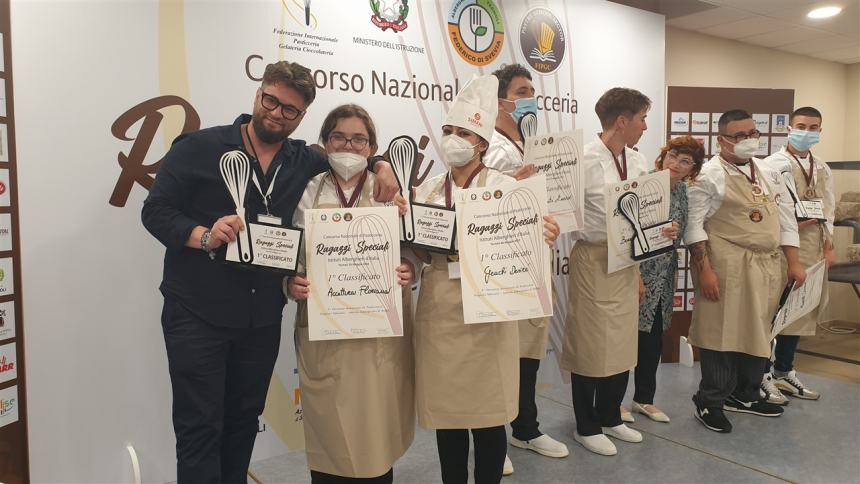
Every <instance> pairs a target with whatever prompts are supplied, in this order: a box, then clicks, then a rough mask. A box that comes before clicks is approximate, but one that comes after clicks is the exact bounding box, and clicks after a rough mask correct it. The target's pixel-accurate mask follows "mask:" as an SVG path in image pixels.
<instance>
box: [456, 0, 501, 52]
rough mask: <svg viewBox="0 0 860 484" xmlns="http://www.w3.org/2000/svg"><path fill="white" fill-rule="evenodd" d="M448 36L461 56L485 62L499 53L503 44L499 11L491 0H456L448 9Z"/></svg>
mask: <svg viewBox="0 0 860 484" xmlns="http://www.w3.org/2000/svg"><path fill="white" fill-rule="evenodd" d="M448 38H449V39H450V40H451V45H453V46H454V50H456V51H457V53H458V54H460V57H461V58H462V59H463V60H464V61H466V62H468V63H469V64H472V65H473V66H485V65H487V64H489V63H491V62H493V61H494V60H496V58H497V57H499V54H501V52H502V47H503V46H504V42H503V41H504V39H505V27H504V22H503V20H502V13H501V12H500V11H499V7H497V6H496V4H495V2H493V0H457V1H455V2H454V3H453V5H451V10H449V11H448Z"/></svg>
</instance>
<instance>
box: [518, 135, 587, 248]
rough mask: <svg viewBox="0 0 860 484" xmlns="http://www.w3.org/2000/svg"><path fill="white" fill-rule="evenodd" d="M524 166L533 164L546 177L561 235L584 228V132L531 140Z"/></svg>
mask: <svg viewBox="0 0 860 484" xmlns="http://www.w3.org/2000/svg"><path fill="white" fill-rule="evenodd" d="M524 145H525V155H524V157H523V164H525V165H528V164H533V165H534V166H535V171H536V172H537V173H544V174H546V197H547V206H548V208H549V213H550V215H552V216H553V217H555V218H556V220H557V221H558V224H559V225H560V226H561V232H562V233H565V232H572V231H574V230H577V229H579V228H581V227H582V226H583V225H584V223H585V222H584V218H583V217H584V214H583V209H582V206H583V203H584V196H585V191H584V190H583V187H582V163H581V161H582V130H581V129H578V130H576V131H566V132H562V133H553V134H549V135H545V136H533V137H530V138H527V139H526V141H525V143H524Z"/></svg>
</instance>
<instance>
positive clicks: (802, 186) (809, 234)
mask: <svg viewBox="0 0 860 484" xmlns="http://www.w3.org/2000/svg"><path fill="white" fill-rule="evenodd" d="M791 166H792V168H791V172H792V174H793V175H794V186H796V187H797V194H798V195H799V196H800V198H801V200H809V197H807V196H806V189H807V186H808V185H807V183H806V178H804V177H803V171H801V169H800V167H799V166H798V165H797V163H792V165H791ZM816 171H817V173H816V174H815V178H814V179H815V180H817V182H815V197H814V198H818V199H821V200H823V201H824V204H825V206H824V213H829V211H830V210H832V209H833V207H830V206H829V205H830V204H829V203H828V202H827V198H826V197H825V196H824V195H825V193H824V187H825V186H826V185H825V183H826V178H827V170H825V169H824V168H818V169H817V170H816ZM799 232H800V234H799V235H800V264H801V265H803V268H804V269H806V268H809V266H811V265H813V264H816V263H818V261H820V260H821V259H823V258H824V241H825V240H828V239H829V238H830V237H829V235H828V234H827V230H826V229H825V227H824V224H818V225H813V226H811V227H804V228H802V229H800V230H799ZM829 296H830V291H829V290H828V284H827V273H826V272H825V273H824V285H823V286H822V288H821V302H820V303H818V307H816V308H815V309H813V310H812V311H811V312H810V313H809V314H807V315H805V316H803V317H802V318H800V319H798V320H797V321H795V322H793V323H792V324H791V326H789V327H787V328H785V329H784V330H782V333H780V334H782V335H786V336H810V335H814V334H815V330H816V328H817V327H818V322H819V321H821V319H822V318H823V316H824V311H825V308H826V307H827V301H828V300H829Z"/></svg>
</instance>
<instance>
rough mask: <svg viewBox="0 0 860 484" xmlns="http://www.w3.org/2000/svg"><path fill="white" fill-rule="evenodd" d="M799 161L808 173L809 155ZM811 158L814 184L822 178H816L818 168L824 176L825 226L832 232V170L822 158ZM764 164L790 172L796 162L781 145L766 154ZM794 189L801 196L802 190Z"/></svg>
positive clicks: (834, 209) (833, 195)
mask: <svg viewBox="0 0 860 484" xmlns="http://www.w3.org/2000/svg"><path fill="white" fill-rule="evenodd" d="M797 159H798V160H799V161H800V166H801V168H803V172H804V173H809V156H808V155H807V156H806V157H805V158H800V157H798V158H797ZM812 159H813V160H814V161H815V168H814V169H813V170H812V180H813V182H814V184H815V185H816V186H817V185H818V184H819V183H821V182H822V180H819V179H818V170H819V169H820V168H823V169H824V173H826V174H827V175H826V176H825V180H823V183H824V209H825V212H824V217H825V218H826V219H827V221H826V222H825V225H826V227H827V232H828V233H830V234H832V233H833V219H834V217H835V215H836V195H835V194H834V192H833V172H832V171H830V167H829V166H827V163H825V162H824V161H822V160H819V159H818V158H817V157H816V156H815V155H812ZM764 164H765V165H766V166H768V167H769V168H771V169H773V170H777V171H779V172H780V173H783V172H788V173H792V171H793V168H794V165H796V164H797V162H795V161H794V158H793V157H792V156H791V153H789V152H788V150H787V149H786V148H785V147H784V146H783V147H782V148H781V149H780V150H779V151H777V152H776V153H774V154H772V155H770V156H768V157H767V158H765V159H764ZM795 191H796V192H797V194H798V195H800V196H801V197H803V192H801V191H800V190H797V189H796V187H795Z"/></svg>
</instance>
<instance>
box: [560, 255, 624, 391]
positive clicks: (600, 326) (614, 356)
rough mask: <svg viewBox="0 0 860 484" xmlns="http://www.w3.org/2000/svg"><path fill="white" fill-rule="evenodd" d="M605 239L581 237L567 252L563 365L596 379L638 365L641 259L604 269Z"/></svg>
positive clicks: (562, 366) (566, 369)
mask: <svg viewBox="0 0 860 484" xmlns="http://www.w3.org/2000/svg"><path fill="white" fill-rule="evenodd" d="M608 253H609V249H608V247H607V245H606V242H601V243H592V242H587V241H584V240H579V241H577V242H576V245H574V246H573V250H572V251H571V254H570V276H569V277H570V282H569V284H568V286H567V287H568V291H567V292H568V298H567V320H566V321H565V325H564V326H565V327H564V333H565V338H564V347H563V350H562V357H561V368H562V369H563V370H565V371H569V372H572V373H576V374H577V375H583V376H589V377H594V378H601V377H607V376H612V375H617V374H619V373H623V372H625V371H627V370H630V369H631V368H633V367H635V366H636V357H637V351H638V348H639V346H638V341H639V296H638V295H639V264H636V265H633V266H630V267H626V268H624V269H621V270H620V271H617V272H613V273H612V274H607V260H608Z"/></svg>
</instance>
